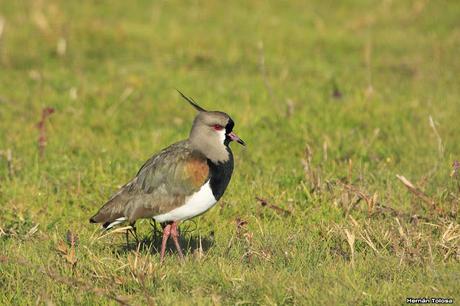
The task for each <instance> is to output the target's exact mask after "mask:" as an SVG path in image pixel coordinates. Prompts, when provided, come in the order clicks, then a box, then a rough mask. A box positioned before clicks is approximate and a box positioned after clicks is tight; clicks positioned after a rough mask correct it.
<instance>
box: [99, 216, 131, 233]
mask: <svg viewBox="0 0 460 306" xmlns="http://www.w3.org/2000/svg"><path fill="white" fill-rule="evenodd" d="M126 219H127V218H126V217H121V218H118V219H116V220H115V221H113V222H112V223H110V224H109V225H108V226H107V227H105V228H104V229H105V230H106V231H107V230H109V229H111V228H112V227H114V226H115V225H118V224H120V223H123V222H125V221H126Z"/></svg>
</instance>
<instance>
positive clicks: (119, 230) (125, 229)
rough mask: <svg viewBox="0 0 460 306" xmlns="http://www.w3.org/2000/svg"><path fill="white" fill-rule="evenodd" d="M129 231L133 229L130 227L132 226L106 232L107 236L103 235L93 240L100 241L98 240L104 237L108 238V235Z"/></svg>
mask: <svg viewBox="0 0 460 306" xmlns="http://www.w3.org/2000/svg"><path fill="white" fill-rule="evenodd" d="M130 229H133V227H132V226H125V227H119V228H116V229H113V230H110V231H109V232H107V234H105V235H102V236H99V237H96V238H95V239H94V240H100V239H103V238H105V237H107V236H110V235H113V234H117V233H124V232H125V231H127V230H130Z"/></svg>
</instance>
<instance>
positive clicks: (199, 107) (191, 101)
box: [176, 89, 207, 112]
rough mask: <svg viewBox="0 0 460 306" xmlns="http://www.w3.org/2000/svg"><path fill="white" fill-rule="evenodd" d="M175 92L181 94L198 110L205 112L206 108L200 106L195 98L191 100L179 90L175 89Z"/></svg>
mask: <svg viewBox="0 0 460 306" xmlns="http://www.w3.org/2000/svg"><path fill="white" fill-rule="evenodd" d="M176 90H177V92H178V93H179V94H180V95H181V96H182V98H184V99H185V100H186V101H187V102H188V103H190V104H191V105H192V106H193V107H194V108H195V109H196V110H197V111H199V112H207V110H205V109H204V108H202V107H201V106H199V105H198V104H197V103H196V102H195V100H193V99H192V98H189V97H187V96H186V95H184V94H183V93H182V92H180V90H178V89H176Z"/></svg>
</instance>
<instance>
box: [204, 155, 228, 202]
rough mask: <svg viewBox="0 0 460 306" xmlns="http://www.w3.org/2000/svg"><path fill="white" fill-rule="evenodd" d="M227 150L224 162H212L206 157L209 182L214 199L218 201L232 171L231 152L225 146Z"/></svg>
mask: <svg viewBox="0 0 460 306" xmlns="http://www.w3.org/2000/svg"><path fill="white" fill-rule="evenodd" d="M227 150H228V160H227V161H225V162H221V163H214V162H212V161H211V160H209V159H208V166H209V170H210V174H209V179H210V181H209V184H210V186H211V190H212V194H213V195H214V198H216V201H219V199H220V198H221V197H222V195H223V194H224V192H225V189H227V186H228V183H230V179H231V177H232V173H233V153H232V151H231V150H230V148H227Z"/></svg>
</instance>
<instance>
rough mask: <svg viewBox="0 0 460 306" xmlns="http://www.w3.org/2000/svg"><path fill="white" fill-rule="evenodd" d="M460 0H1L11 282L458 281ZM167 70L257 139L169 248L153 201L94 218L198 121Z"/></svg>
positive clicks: (34, 295)
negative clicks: (128, 225) (125, 218)
mask: <svg viewBox="0 0 460 306" xmlns="http://www.w3.org/2000/svg"><path fill="white" fill-rule="evenodd" d="M459 13H460V5H459V3H458V2H456V1H445V2H442V3H438V2H434V1H425V0H413V1H340V2H337V1H330V0H325V1H311V2H309V3H303V1H290V2H282V3H279V2H274V1H273V2H262V1H254V2H246V1H238V2H233V3H232V5H231V6H230V5H225V4H224V3H220V2H213V1H200V2H197V1H186V2H183V1H167V2H165V1H161V2H160V1H158V2H153V3H151V2H150V1H137V2H135V3H131V2H126V1H125V2H122V1H119V2H114V1H110V2H109V1H97V2H94V1H78V2H70V1H56V0H50V1H3V2H1V4H0V28H1V29H2V30H0V33H1V34H0V153H1V154H0V204H1V205H0V293H1V294H0V304H2V305H5V304H14V305H24V304H49V303H54V304H88V305H92V304H116V303H122V304H123V303H127V304H147V303H148V304H162V305H168V304H224V305H227V304H305V305H318V304H319V305H322V304H326V305H330V304H339V305H340V304H341V305H350V304H361V305H362V304H366V305H370V304H372V305H380V304H384V305H395V304H405V303H406V297H445V298H453V299H454V301H455V302H456V301H458V299H459V298H460V296H459V295H458V284H459V281H460V265H459V260H460V237H459V233H460V226H459V216H458V214H457V210H458V203H459V201H460V190H459V186H460V177H459V176H460V173H456V172H455V169H453V166H452V165H453V164H454V162H455V161H456V160H458V159H460V157H459V155H458V154H459V152H460V138H459V134H458V133H459V130H460V120H458V113H459V111H460V108H459V98H460V86H459V84H458V74H459V72H460V61H458V60H457V59H458V50H459V49H460V30H459V29H460V24H459V19H458V15H459ZM175 88H179V89H180V90H182V91H183V92H185V93H186V94H187V95H190V96H192V97H193V98H195V99H196V100H197V101H199V102H200V103H201V104H202V105H203V106H204V107H206V108H209V109H218V110H223V111H226V112H227V113H229V114H231V116H232V117H233V119H234V120H235V122H236V131H237V132H238V134H239V135H240V136H241V137H242V138H243V139H244V140H245V141H246V142H247V143H248V146H247V148H246V149H242V148H240V147H239V146H235V145H234V146H233V150H234V154H235V158H236V170H235V173H234V176H233V178H232V182H231V184H230V187H229V188H228V190H227V192H226V194H225V195H224V197H223V199H222V200H221V201H220V203H219V204H218V205H217V206H216V207H215V208H214V209H212V210H211V211H209V212H208V213H206V214H205V215H203V216H201V217H199V218H197V219H195V220H194V222H187V223H185V224H184V225H183V228H182V229H183V233H184V235H183V241H182V242H183V245H184V247H185V248H186V249H187V250H188V251H187V252H188V254H187V256H186V261H185V263H184V264H183V265H178V263H177V255H176V254H169V256H167V259H166V261H165V263H164V265H159V256H158V254H157V253H156V251H155V247H156V246H157V239H156V238H155V237H153V238H152V234H151V227H150V225H149V223H148V222H147V221H144V222H141V223H140V224H139V225H138V231H139V235H140V237H141V239H142V241H143V243H141V244H139V245H136V243H135V242H134V241H133V240H132V239H131V243H130V245H129V247H126V243H125V236H124V234H123V232H112V233H111V234H109V235H107V236H105V237H102V238H101V237H100V236H101V233H100V232H99V231H98V229H96V227H95V226H93V225H91V224H89V223H88V218H89V217H90V216H91V215H92V214H93V213H94V212H95V211H96V210H97V209H98V208H99V207H100V205H102V203H103V202H104V201H105V200H106V199H107V198H108V197H109V196H110V194H111V193H112V192H114V191H115V190H116V188H117V186H120V185H122V184H124V183H125V182H126V181H128V180H129V179H130V178H131V177H132V176H133V175H134V174H135V173H136V171H137V169H138V168H139V167H140V166H141V165H142V163H143V162H144V161H145V160H146V159H147V158H148V157H149V156H150V155H151V154H153V153H154V152H156V151H158V150H160V149H161V148H163V147H165V146H167V145H169V144H171V143H173V142H175V141H178V140H181V139H183V138H185V137H187V134H188V131H189V128H190V124H191V121H192V120H193V116H194V110H193V109H192V108H190V107H189V106H186V104H184V102H183V101H181V100H180V98H179V96H178V94H177V93H176V92H175ZM46 107H52V108H53V109H54V110H55V112H54V113H53V114H51V115H50V116H49V117H48V118H46V119H45V120H44V125H43V126H44V130H43V131H42V133H44V135H45V137H46V139H42V144H43V154H42V156H40V150H39V147H38V137H39V132H40V131H39V129H38V128H37V123H38V122H39V121H40V118H41V113H42V110H43V109H45V108H46ZM430 117H431V118H432V123H430V119H429V118H430ZM44 140H46V142H45V141H44ZM457 172H458V171H457ZM397 174H398V175H401V176H404V177H405V178H406V179H407V180H408V181H409V182H410V183H411V184H412V185H413V187H414V188H415V189H414V188H412V189H410V188H408V187H407V186H406V185H407V184H406V185H404V184H403V182H402V181H400V180H399V179H398V178H397V177H396V175H397ZM406 183H407V182H406ZM410 183H409V184H410ZM256 197H259V198H261V199H262V200H264V201H262V202H263V203H265V204H266V205H265V206H263V205H261V203H262V202H261V201H258V200H256ZM274 207H275V208H274ZM278 208H280V209H278ZM281 209H282V210H281ZM285 211H287V212H285ZM414 215H415V217H414ZM200 242H201V245H202V248H200V247H199V246H200Z"/></svg>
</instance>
